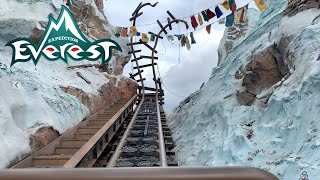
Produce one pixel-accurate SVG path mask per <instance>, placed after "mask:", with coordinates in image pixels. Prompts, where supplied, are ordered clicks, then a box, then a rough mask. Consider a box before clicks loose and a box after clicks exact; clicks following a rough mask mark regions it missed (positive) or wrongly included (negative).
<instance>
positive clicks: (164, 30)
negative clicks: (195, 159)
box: [157, 20, 168, 34]
mask: <svg viewBox="0 0 320 180" xmlns="http://www.w3.org/2000/svg"><path fill="white" fill-rule="evenodd" d="M157 23H158V24H159V26H160V28H161V29H162V30H163V32H164V33H165V34H168V32H167V31H166V29H165V28H164V27H163V26H162V24H161V22H160V21H159V20H157Z"/></svg>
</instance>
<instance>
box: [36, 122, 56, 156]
mask: <svg viewBox="0 0 320 180" xmlns="http://www.w3.org/2000/svg"><path fill="white" fill-rule="evenodd" d="M59 136H60V134H59V132H58V131H57V130H55V129H53V127H51V126H50V127H42V128H40V129H38V130H37V132H36V133H35V134H33V135H31V137H30V147H31V150H32V152H35V151H37V150H39V149H41V148H43V147H44V146H46V145H47V144H49V143H50V142H51V141H53V140H55V139H56V138H58V137H59Z"/></svg>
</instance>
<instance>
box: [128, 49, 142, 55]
mask: <svg viewBox="0 0 320 180" xmlns="http://www.w3.org/2000/svg"><path fill="white" fill-rule="evenodd" d="M141 51H142V50H141V49H140V50H135V51H129V52H128V54H133V53H139V52H141Z"/></svg>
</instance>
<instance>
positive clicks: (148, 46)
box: [139, 39, 158, 54]
mask: <svg viewBox="0 0 320 180" xmlns="http://www.w3.org/2000/svg"><path fill="white" fill-rule="evenodd" d="M139 43H140V44H143V45H145V46H146V47H147V48H148V49H150V50H151V51H152V50H153V48H152V47H151V46H150V45H149V44H147V43H145V42H142V40H141V39H139ZM154 52H155V53H156V54H157V53H158V51H157V50H154Z"/></svg>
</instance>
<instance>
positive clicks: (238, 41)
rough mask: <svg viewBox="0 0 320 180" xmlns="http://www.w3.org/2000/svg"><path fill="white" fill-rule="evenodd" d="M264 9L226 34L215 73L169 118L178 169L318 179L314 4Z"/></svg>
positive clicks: (318, 38) (280, 1)
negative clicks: (251, 170)
mask: <svg viewBox="0 0 320 180" xmlns="http://www.w3.org/2000/svg"><path fill="white" fill-rule="evenodd" d="M267 3H268V5H269V7H268V8H267V10H266V11H265V12H263V13H262V14H259V12H258V11H257V10H255V9H249V10H248V12H247V16H248V22H244V23H243V24H236V25H235V26H234V27H230V28H227V29H226V31H225V35H224V37H223V39H222V41H221V44H220V47H219V66H218V67H217V68H214V69H213V71H212V75H211V77H210V79H209V81H208V82H207V83H206V85H205V86H204V87H202V88H201V89H200V90H198V91H197V92H195V93H193V94H192V95H191V96H190V97H189V98H188V99H187V100H186V101H184V102H182V103H181V108H180V107H179V108H176V109H175V110H174V111H173V112H172V113H171V114H170V116H169V124H170V128H172V130H173V131H174V134H173V137H174V140H175V142H176V145H177V147H176V149H175V151H176V152H177V158H178V161H179V163H180V164H181V165H184V166H199V165H205V166H252V167H258V168H261V169H265V170H267V171H270V172H271V173H273V174H275V175H276V176H278V177H279V178H280V179H288V180H289V179H290V180H291V179H299V178H300V177H302V176H301V175H302V174H304V175H306V174H307V175H308V177H309V178H310V179H317V178H319V177H320V136H319V133H318V131H319V128H320V121H319V113H320V101H319V99H320V93H319V88H320V62H319V60H320V59H319V58H318V57H319V54H320V51H319V49H320V22H319V21H320V16H319V14H320V10H319V9H318V8H319V1H317V0H292V1H290V2H289V4H288V1H287V0H276V1H275V0H267Z"/></svg>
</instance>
